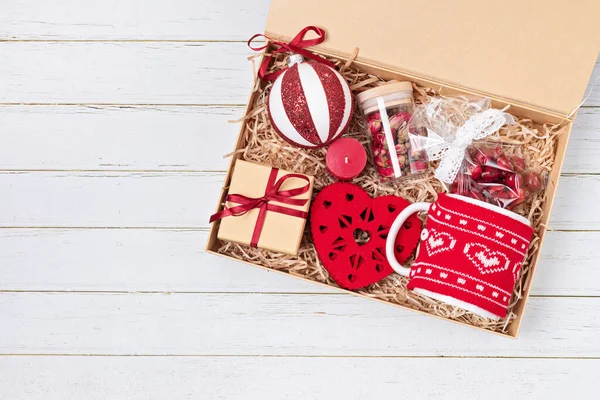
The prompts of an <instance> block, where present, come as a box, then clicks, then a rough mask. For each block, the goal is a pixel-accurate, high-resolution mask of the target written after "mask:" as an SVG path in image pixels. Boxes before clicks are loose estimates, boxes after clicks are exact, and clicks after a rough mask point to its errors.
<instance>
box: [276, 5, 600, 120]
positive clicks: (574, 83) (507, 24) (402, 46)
mask: <svg viewBox="0 0 600 400" xmlns="http://www.w3.org/2000/svg"><path fill="white" fill-rule="evenodd" d="M598 16H600V1H598V0H572V1H566V0H551V1H548V0H527V1H523V0H505V1H502V2H499V1H496V2H488V1H481V0H456V1H448V0H428V1H418V0H400V1H394V0H371V1H364V0H363V1H358V0H346V1H331V0H330V1H327V0H272V2H271V9H270V11H269V18H268V21H267V28H266V33H267V34H268V35H269V36H271V37H274V38H279V39H284V40H290V39H291V38H292V37H294V36H295V35H296V33H298V31H300V29H302V28H303V27H305V26H307V25H315V26H319V27H322V28H324V29H326V31H327V39H326V41H325V43H323V44H322V45H320V46H319V48H321V49H323V50H324V51H326V52H329V53H332V54H335V55H338V56H348V55H349V54H350V53H352V51H353V50H354V48H356V47H358V48H359V49H360V52H359V56H358V60H359V61H363V62H367V63H369V64H373V65H377V66H382V67H391V68H394V69H397V70H399V71H401V72H405V73H409V74H413V75H419V76H421V77H424V78H429V79H434V80H437V81H440V82H444V83H448V84H451V85H454V86H458V87H463V88H466V89H474V90H477V91H479V92H483V93H486V94H490V95H495V96H497V97H501V98H504V99H506V100H512V101H516V102H519V103H522V104H524V105H530V106H535V107H538V108H542V109H545V110H549V111H554V112H557V113H559V114H563V115H567V114H569V113H570V112H571V111H572V110H573V109H575V108H576V107H577V106H578V105H579V103H580V102H581V100H582V97H583V94H584V91H585V88H586V85H587V83H588V80H589V78H590V75H591V73H592V70H593V68H594V64H595V62H596V58H597V56H598V51H599V49H600V24H599V23H598V21H597V19H598Z"/></svg>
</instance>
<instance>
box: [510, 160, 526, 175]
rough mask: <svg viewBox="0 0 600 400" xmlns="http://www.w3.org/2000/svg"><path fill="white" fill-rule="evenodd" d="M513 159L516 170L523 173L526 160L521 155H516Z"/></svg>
mask: <svg viewBox="0 0 600 400" xmlns="http://www.w3.org/2000/svg"><path fill="white" fill-rule="evenodd" d="M511 161H512V163H513V169H514V170H515V171H516V172H519V173H523V171H525V160H523V159H522V158H521V157H519V156H514V157H512V158H511Z"/></svg>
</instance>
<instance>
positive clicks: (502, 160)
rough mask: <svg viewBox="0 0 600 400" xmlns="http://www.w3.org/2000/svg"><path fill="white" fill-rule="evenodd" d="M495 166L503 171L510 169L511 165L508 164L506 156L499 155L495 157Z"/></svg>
mask: <svg viewBox="0 0 600 400" xmlns="http://www.w3.org/2000/svg"><path fill="white" fill-rule="evenodd" d="M496 168H498V169H501V170H503V171H512V166H511V165H510V162H509V161H508V158H506V157H504V156H500V157H498V158H497V159H496Z"/></svg>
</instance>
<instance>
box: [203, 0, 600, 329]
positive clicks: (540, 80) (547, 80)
mask: <svg viewBox="0 0 600 400" xmlns="http://www.w3.org/2000/svg"><path fill="white" fill-rule="evenodd" d="M598 15H600V2H599V1H597V0H578V1H573V2H556V1H550V2H548V1H546V0H528V1H519V0H506V1H503V2H482V1H480V0H462V1H446V0H431V1H427V2H420V1H414V0H406V1H404V0H403V1H392V0H373V1H370V2H364V1H357V0H346V1H344V2H341V1H325V2H324V1H321V0H305V1H297V0H272V1H271V8H270V11H269V17H268V21H267V26H266V30H265V34H266V35H267V36H269V37H270V38H272V39H273V40H281V41H285V42H289V41H290V40H291V39H292V38H293V37H294V36H295V35H296V34H297V33H298V32H299V31H300V30H301V29H302V28H304V27H305V26H309V25H313V26H319V27H321V28H324V29H325V30H326V31H327V39H326V41H325V42H324V43H323V44H321V45H318V46H315V47H313V48H311V49H310V50H311V51H313V52H315V53H317V54H321V55H324V56H328V57H333V58H337V59H340V60H347V59H348V58H350V56H351V55H352V53H353V52H354V50H355V49H356V48H358V49H359V52H358V57H357V58H356V59H355V61H354V65H356V66H358V67H359V68H360V69H361V70H362V71H364V72H366V73H369V74H373V75H377V76H380V77H381V78H383V79H386V80H391V79H395V80H399V81H402V80H408V81H412V82H414V83H416V84H418V85H420V86H425V87H430V88H434V89H436V91H437V92H438V93H440V94H443V95H452V94H467V95H477V96H487V97H489V98H491V99H492V106H493V107H495V108H504V107H505V106H510V109H509V112H510V113H511V114H513V115H516V116H519V117H522V118H530V119H532V120H533V121H535V122H536V123H539V124H550V125H555V124H562V125H564V126H565V128H564V132H563V133H562V134H561V135H559V136H558V138H557V141H556V150H555V162H554V164H553V167H552V170H551V172H550V174H549V179H548V184H547V187H546V199H547V200H546V201H545V202H544V204H543V220H542V228H541V231H540V232H539V235H540V240H542V241H543V238H544V236H545V235H544V234H545V230H546V228H545V227H546V226H547V224H548V220H549V218H550V211H551V207H552V203H553V200H554V197H555V193H556V188H557V185H558V181H559V177H560V172H561V168H562V164H563V161H564V157H565V151H566V148H567V142H568V140H569V133H570V131H571V128H572V123H573V119H574V115H575V112H576V110H577V108H578V106H579V105H580V103H581V101H582V98H583V95H584V92H585V88H586V85H587V83H588V81H589V78H590V75H591V73H592V70H593V68H594V64H595V62H596V58H597V56H598V51H599V49H600V24H598V22H597V17H598ZM249 36H250V35H249ZM255 95H256V94H253V95H251V97H250V101H249V106H250V104H252V103H253V102H254V100H255ZM248 110H249V108H248V109H247V110H246V112H248ZM245 129H246V128H245V126H244V125H242V128H241V131H240V135H239V137H238V141H237V144H236V149H243V148H245V147H246V142H245V140H244V135H245V134H246V132H245ZM234 162H235V159H234V160H233V161H232V165H233V163H234ZM230 178H231V169H230V171H229V173H228V175H227V178H226V181H225V183H226V185H227V184H228V182H229V180H230ZM225 194H226V191H225V190H224V192H223V196H222V198H221V202H222V201H223V199H224V197H225ZM216 229H217V227H213V229H212V232H211V236H210V238H209V241H208V244H207V250H208V251H209V252H213V253H215V254H218V253H217V250H218V249H219V247H220V243H219V241H218V240H217V232H216ZM539 253H540V252H539V251H538V252H537V253H536V254H535V256H534V258H533V260H532V264H531V265H530V272H529V275H528V277H527V280H526V281H525V285H526V288H525V290H524V296H523V298H521V299H520V300H519V301H518V303H517V305H516V307H515V308H514V312H515V313H516V314H517V315H518V317H517V318H516V319H515V320H513V321H511V322H510V324H509V325H508V329H507V331H506V333H500V334H501V335H503V336H509V337H513V338H515V337H517V336H518V332H519V328H520V326H521V322H522V318H523V311H524V309H525V305H526V303H527V300H528V297H529V291H530V288H531V280H532V278H533V275H534V273H535V269H536V263H537V261H538V259H539ZM219 255H220V256H225V257H228V256H226V255H223V254H219ZM252 265H255V264H252ZM257 266H259V267H263V268H264V266H261V265H257ZM298 279H304V278H298ZM314 283H318V282H314ZM349 293H353V294H355V295H357V296H362V297H364V298H365V299H366V298H370V297H367V296H365V295H362V294H360V293H355V292H349ZM379 301H383V300H379ZM383 302H384V303H387V302H385V301H383ZM387 304H390V305H395V306H398V307H403V306H402V305H398V304H394V303H391V302H390V303H387ZM403 308H405V307H403ZM413 311H415V310H413ZM417 311H418V310H417ZM418 312H421V311H418ZM424 314H426V313H424ZM427 315H430V314H427ZM453 321H454V322H458V323H461V324H466V323H463V322H460V321H455V320H453ZM466 325H468V324H466ZM469 326H470V325H469Z"/></svg>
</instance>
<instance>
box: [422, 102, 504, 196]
mask: <svg viewBox="0 0 600 400" xmlns="http://www.w3.org/2000/svg"><path fill="white" fill-rule="evenodd" d="M514 123H515V119H514V118H513V116H512V115H510V114H508V113H505V112H504V111H502V110H498V109H495V108H489V109H487V110H485V111H483V112H480V113H477V114H475V115H473V116H472V117H471V118H469V119H468V120H467V122H465V124H464V125H463V126H461V127H460V128H458V129H457V130H456V134H455V136H454V140H452V141H447V140H446V139H444V138H443V137H442V136H441V135H439V134H438V133H436V132H434V131H433V130H431V129H429V128H427V137H426V138H425V137H422V138H420V139H417V140H419V141H422V143H421V146H419V147H421V148H425V150H426V151H427V156H428V157H429V160H431V161H433V160H441V161H440V165H439V166H438V168H437V170H436V171H435V177H436V178H437V179H439V180H440V181H442V182H445V183H448V184H450V183H452V182H454V180H455V179H456V175H458V171H459V170H460V166H461V165H462V162H463V160H464V157H465V151H466V150H467V147H468V146H469V145H471V143H472V142H473V140H478V139H483V138H485V137H487V136H490V135H491V134H493V133H494V132H497V131H498V130H499V129H500V128H501V127H502V126H503V125H505V124H514Z"/></svg>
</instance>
